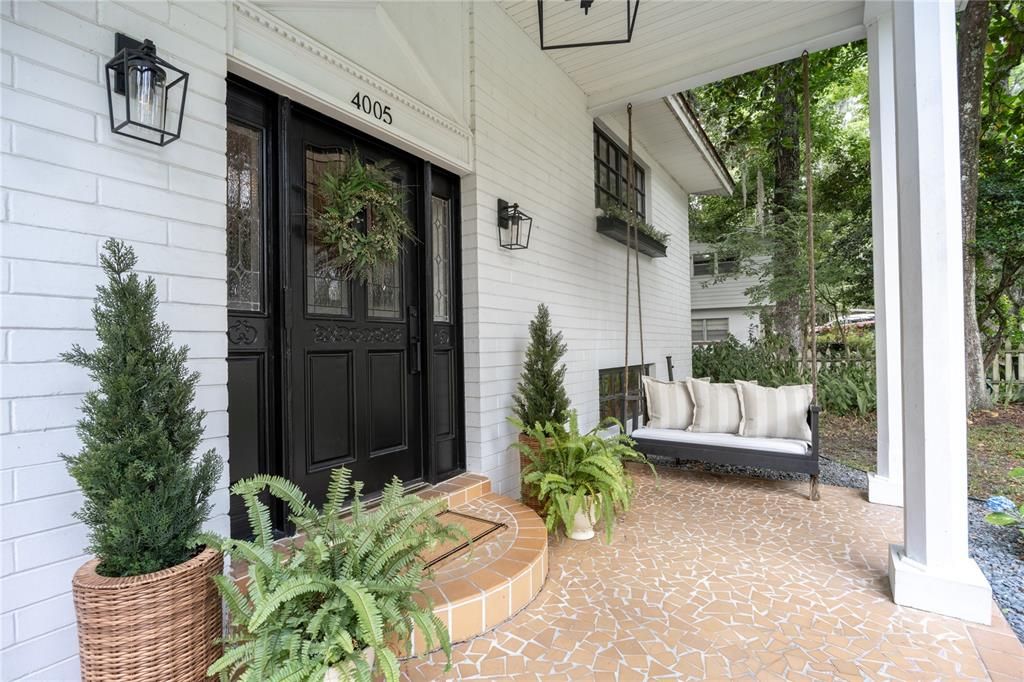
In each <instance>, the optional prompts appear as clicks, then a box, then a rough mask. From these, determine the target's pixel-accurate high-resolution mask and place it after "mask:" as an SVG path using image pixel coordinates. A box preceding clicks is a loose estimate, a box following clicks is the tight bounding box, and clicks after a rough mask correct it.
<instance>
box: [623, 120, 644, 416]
mask: <svg viewBox="0 0 1024 682" xmlns="http://www.w3.org/2000/svg"><path fill="white" fill-rule="evenodd" d="M626 121H627V129H628V135H629V160H628V165H627V170H626V197H627V198H626V210H627V211H628V213H629V217H630V218H632V220H630V221H629V222H630V223H632V226H631V225H630V224H629V223H627V224H626V344H625V345H626V354H625V359H624V360H623V363H622V374H623V380H622V386H623V388H622V426H623V428H624V429H625V428H626V421H627V418H628V415H629V398H630V395H629V384H630V380H629V301H630V265H631V264H630V259H629V256H630V253H629V252H630V249H632V250H633V263H635V264H636V307H637V322H638V324H639V330H640V375H641V376H642V375H643V374H644V373H645V372H646V367H647V361H646V358H645V357H644V306H643V300H642V298H641V296H640V228H639V226H638V224H637V222H636V188H635V183H636V166H635V164H634V160H633V104H632V102H631V103H629V104H627V105H626ZM637 381H638V382H639V385H638V386H637V390H638V391H642V390H643V388H642V382H641V381H640V379H639V377H638V378H637ZM641 399H642V398H641Z"/></svg>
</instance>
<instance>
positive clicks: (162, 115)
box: [127, 60, 167, 130]
mask: <svg viewBox="0 0 1024 682" xmlns="http://www.w3.org/2000/svg"><path fill="white" fill-rule="evenodd" d="M127 83H128V119H129V120H130V121H132V122H134V123H141V124H142V125H144V126H149V127H151V128H159V129H161V130H163V129H164V127H165V126H166V124H167V92H166V86H167V73H166V72H165V71H164V70H163V69H161V68H160V67H158V66H154V65H152V64H149V63H147V62H145V61H143V60H135V61H131V62H129V65H128V78H127Z"/></svg>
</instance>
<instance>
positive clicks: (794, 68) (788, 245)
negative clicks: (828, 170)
mask: <svg viewBox="0 0 1024 682" xmlns="http://www.w3.org/2000/svg"><path fill="white" fill-rule="evenodd" d="M799 67H800V60H798V59H793V60H790V61H788V62H782V63H781V64H778V65H776V66H775V135H773V136H772V140H771V146H772V152H773V156H774V157H775V187H774V189H773V192H772V224H773V225H774V228H775V229H773V230H772V236H771V249H772V263H771V274H772V281H773V285H772V288H773V290H774V299H775V310H774V314H773V317H774V327H775V331H776V332H777V333H779V334H782V335H783V336H784V337H785V338H787V339H788V340H789V342H790V345H792V347H793V348H794V349H795V350H796V351H798V352H801V353H802V352H803V347H804V334H803V320H802V316H801V314H800V299H801V292H802V290H803V289H806V283H802V284H803V286H801V282H799V281H795V280H796V278H797V277H799V275H798V273H802V272H803V271H804V268H803V267H801V264H800V256H801V253H802V251H801V248H800V240H799V235H801V234H802V233H801V231H800V230H799V229H797V228H798V225H797V224H796V217H797V215H798V214H799V212H800V203H799V201H798V194H797V193H798V190H799V184H800V108H799V102H798V101H797V76H798V73H799Z"/></svg>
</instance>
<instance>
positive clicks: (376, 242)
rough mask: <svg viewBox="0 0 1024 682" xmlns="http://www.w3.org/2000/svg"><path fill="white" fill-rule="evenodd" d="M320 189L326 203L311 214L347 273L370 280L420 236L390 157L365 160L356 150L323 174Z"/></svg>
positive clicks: (321, 236) (335, 262)
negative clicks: (380, 160) (386, 160)
mask: <svg viewBox="0 0 1024 682" xmlns="http://www.w3.org/2000/svg"><path fill="white" fill-rule="evenodd" d="M317 191H318V192H319V194H320V201H321V207H320V209H319V210H318V211H315V212H314V213H313V214H312V216H311V220H312V221H313V225H314V227H315V228H316V234H317V238H318V239H319V241H320V243H322V244H325V245H327V246H329V247H330V248H331V250H332V251H333V253H332V256H331V265H333V266H334V267H335V268H337V269H338V271H339V273H340V275H341V276H342V277H353V278H355V279H356V280H357V281H359V282H361V283H365V282H366V281H367V280H368V279H369V278H370V276H371V275H372V274H373V272H374V271H375V270H376V269H377V268H378V267H380V266H382V265H388V264H391V263H394V262H395V261H396V260H397V259H398V257H399V255H400V254H401V252H402V251H403V250H404V249H405V245H406V243H407V242H408V241H409V240H411V239H413V238H414V236H415V235H414V232H413V229H412V225H411V224H410V223H409V218H408V216H406V214H405V190H404V189H403V188H402V187H401V186H400V185H398V184H396V183H395V182H394V180H393V178H392V174H391V173H390V172H389V171H388V164H387V163H379V164H369V163H363V162H362V160H360V158H359V151H358V150H353V151H352V152H350V153H349V154H348V155H347V156H346V157H345V160H344V161H343V162H342V165H341V167H340V168H339V169H337V170H334V171H328V172H326V173H324V174H323V175H322V176H321V178H320V182H319V185H318V187H317ZM360 217H362V218H364V220H362V221H361V220H359V218H360ZM361 226H362V227H365V229H361Z"/></svg>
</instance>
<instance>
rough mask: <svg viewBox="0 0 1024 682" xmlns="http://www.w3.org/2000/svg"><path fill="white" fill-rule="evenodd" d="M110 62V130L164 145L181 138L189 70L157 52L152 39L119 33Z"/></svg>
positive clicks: (108, 72)
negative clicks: (180, 67) (142, 40)
mask: <svg viewBox="0 0 1024 682" xmlns="http://www.w3.org/2000/svg"><path fill="white" fill-rule="evenodd" d="M114 52H115V54H114V58H113V59H111V60H110V61H109V62H107V69H106V71H107V106H108V107H109V110H110V130H111V132H113V133H116V134H118V135H125V136H127V137H131V138H134V139H136V140H142V141H143V142H149V143H150V144H155V145H158V146H160V147H163V146H164V145H168V144H170V143H171V142H174V141H175V140H177V139H178V138H179V137H181V122H182V119H183V118H184V116H185V95H186V93H187V92H188V73H186V72H185V71H182V70H181V69H179V68H178V67H176V66H174V65H173V64H171V63H170V62H168V61H166V60H164V59H161V58H160V57H158V56H157V54H156V45H154V44H153V41H152V40H148V39H147V40H145V41H144V42H141V43H140V42H139V41H138V40H135V39H133V38H129V37H128V36H126V35H124V34H122V33H118V34H117V35H116V36H115V37H114Z"/></svg>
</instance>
